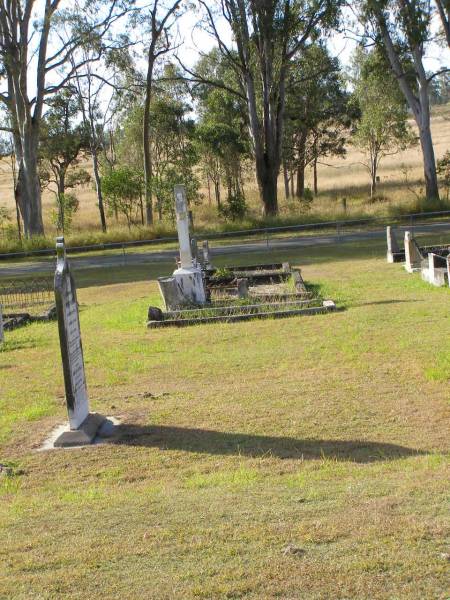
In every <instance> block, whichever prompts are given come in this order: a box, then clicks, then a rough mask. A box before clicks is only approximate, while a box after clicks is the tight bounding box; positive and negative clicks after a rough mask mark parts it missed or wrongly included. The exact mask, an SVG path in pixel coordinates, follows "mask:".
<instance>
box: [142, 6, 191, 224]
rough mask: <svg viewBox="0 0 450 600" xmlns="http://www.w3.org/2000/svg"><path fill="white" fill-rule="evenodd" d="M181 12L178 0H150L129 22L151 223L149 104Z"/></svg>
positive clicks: (151, 171)
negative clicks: (138, 71) (135, 36)
mask: <svg viewBox="0 0 450 600" xmlns="http://www.w3.org/2000/svg"><path fill="white" fill-rule="evenodd" d="M181 12H182V2H181V0H175V1H174V0H150V2H149V3H148V4H147V5H145V6H144V7H143V8H142V9H141V10H140V11H138V12H136V13H135V14H134V15H133V17H132V21H131V25H132V26H133V27H136V28H138V30H139V31H140V37H142V43H143V48H144V56H145V62H146V67H145V75H144V77H143V82H142V88H143V98H144V113H143V119H142V150H143V157H144V193H145V208H146V221H147V225H151V224H152V223H153V192H152V180H153V165H152V149H151V136H152V131H151V114H150V112H151V103H152V98H153V94H154V84H155V73H156V69H157V67H158V63H159V62H160V60H161V58H162V57H163V56H165V55H167V54H168V53H169V52H171V51H172V50H173V49H174V45H176V42H175V43H174V39H173V35H172V33H173V30H174V27H175V25H176V22H177V20H178V18H179V16H180V15H181Z"/></svg>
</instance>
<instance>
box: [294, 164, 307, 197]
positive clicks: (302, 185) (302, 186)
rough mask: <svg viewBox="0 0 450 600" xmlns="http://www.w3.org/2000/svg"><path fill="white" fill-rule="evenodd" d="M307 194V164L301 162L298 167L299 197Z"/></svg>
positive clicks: (297, 194)
mask: <svg viewBox="0 0 450 600" xmlns="http://www.w3.org/2000/svg"><path fill="white" fill-rule="evenodd" d="M304 195H305V165H304V164H303V163H299V165H298V167H297V192H296V196H297V198H303V196H304Z"/></svg>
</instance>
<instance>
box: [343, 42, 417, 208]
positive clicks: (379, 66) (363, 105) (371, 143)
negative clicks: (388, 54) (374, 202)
mask: <svg viewBox="0 0 450 600" xmlns="http://www.w3.org/2000/svg"><path fill="white" fill-rule="evenodd" d="M354 66H355V74H354V81H353V83H354V86H355V90H354V99H355V102H357V104H358V106H359V109H360V111H361V117H360V119H359V121H358V123H357V125H356V128H355V131H354V133H353V137H352V143H353V144H355V146H357V147H358V148H360V149H361V150H362V152H363V153H364V155H365V157H366V158H365V162H364V163H363V164H364V166H365V167H366V168H367V170H368V171H369V174H370V178H371V188H370V193H371V196H373V195H374V193H375V190H376V182H377V173H378V169H379V166H380V164H381V161H382V159H383V158H384V157H386V156H392V155H393V154H397V153H398V152H400V151H402V150H405V149H406V148H408V147H409V146H411V145H413V144H414V143H416V142H417V138H416V137H415V136H414V135H413V132H412V130H411V128H410V127H409V125H408V123H407V119H408V112H407V110H406V104H405V100H404V98H403V96H402V93H401V91H400V89H399V87H398V84H397V82H396V81H395V79H394V78H393V76H392V75H391V74H390V72H389V70H388V69H387V65H386V62H385V59H384V57H383V56H382V54H380V52H378V51H377V50H373V51H372V52H369V53H365V52H364V51H362V50H358V51H357V52H356V54H355V63H354Z"/></svg>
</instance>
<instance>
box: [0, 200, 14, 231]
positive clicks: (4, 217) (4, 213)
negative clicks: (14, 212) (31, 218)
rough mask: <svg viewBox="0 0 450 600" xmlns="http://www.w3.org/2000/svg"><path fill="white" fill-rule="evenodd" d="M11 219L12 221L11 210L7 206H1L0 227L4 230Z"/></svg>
mask: <svg viewBox="0 0 450 600" xmlns="http://www.w3.org/2000/svg"><path fill="white" fill-rule="evenodd" d="M9 221H11V216H10V214H9V210H8V209H7V208H6V207H5V206H0V229H2V230H3V229H4V228H5V225H7V224H8V223H9Z"/></svg>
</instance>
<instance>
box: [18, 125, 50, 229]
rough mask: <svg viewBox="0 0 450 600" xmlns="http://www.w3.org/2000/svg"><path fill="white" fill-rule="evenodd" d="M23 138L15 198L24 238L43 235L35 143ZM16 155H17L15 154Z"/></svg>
mask: <svg viewBox="0 0 450 600" xmlns="http://www.w3.org/2000/svg"><path fill="white" fill-rule="evenodd" d="M32 137H34V136H27V135H26V136H25V137H24V139H25V140H26V141H25V143H24V144H23V147H24V148H25V151H24V153H23V157H22V159H21V162H20V165H19V173H18V177H17V186H16V190H15V197H16V200H17V203H18V204H19V208H20V212H21V215H22V221H23V226H24V233H25V237H28V238H29V237H32V236H34V235H44V224H43V221H42V207H41V186H40V182H39V176H38V161H37V143H36V145H35V144H34V142H33V140H32ZM16 154H17V153H16Z"/></svg>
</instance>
